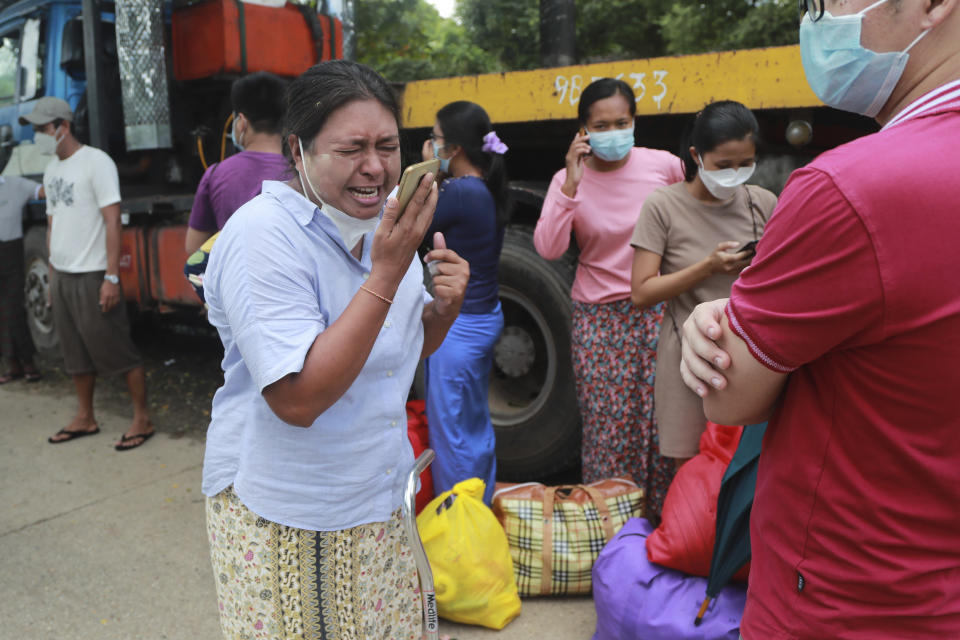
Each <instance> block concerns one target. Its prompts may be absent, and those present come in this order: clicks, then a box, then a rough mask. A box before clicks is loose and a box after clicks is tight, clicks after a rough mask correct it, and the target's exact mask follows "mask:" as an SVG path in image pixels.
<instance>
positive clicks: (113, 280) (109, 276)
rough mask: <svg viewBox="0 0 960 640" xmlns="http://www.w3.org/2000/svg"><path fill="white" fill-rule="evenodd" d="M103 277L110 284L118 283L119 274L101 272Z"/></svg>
mask: <svg viewBox="0 0 960 640" xmlns="http://www.w3.org/2000/svg"><path fill="white" fill-rule="evenodd" d="M103 279H104V280H106V281H107V282H109V283H110V284H120V276H116V275H114V274H112V273H105V274H103Z"/></svg>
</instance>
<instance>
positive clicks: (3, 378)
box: [0, 371, 23, 384]
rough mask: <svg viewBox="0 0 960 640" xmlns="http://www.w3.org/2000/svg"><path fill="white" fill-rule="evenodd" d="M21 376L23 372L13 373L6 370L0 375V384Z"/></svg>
mask: <svg viewBox="0 0 960 640" xmlns="http://www.w3.org/2000/svg"><path fill="white" fill-rule="evenodd" d="M22 377H23V373H13V372H10V371H7V372H6V373H5V374H3V375H2V376H0V384H7V383H8V382H13V381H14V380H19V379H20V378H22Z"/></svg>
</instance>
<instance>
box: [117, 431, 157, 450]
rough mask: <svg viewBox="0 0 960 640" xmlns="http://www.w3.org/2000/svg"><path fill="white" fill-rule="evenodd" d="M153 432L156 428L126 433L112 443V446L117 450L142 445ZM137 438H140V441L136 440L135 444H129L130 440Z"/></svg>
mask: <svg viewBox="0 0 960 640" xmlns="http://www.w3.org/2000/svg"><path fill="white" fill-rule="evenodd" d="M155 433H156V430H154V431H151V432H150V433H138V434H136V435H132V436H127V435H124V436H120V442H118V443H117V444H115V445H113V448H114V449H116V450H117V451H130V449H136V448H137V447H139V446H140V445H142V444H143V443H144V442H146V441H147V440H149V439H150V438H152V437H153V434H155ZM137 438H142V440H140V442H137V443H136V444H129V443H130V442H131V441H133V440H136V439H137Z"/></svg>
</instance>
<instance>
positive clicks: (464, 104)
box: [437, 100, 510, 225]
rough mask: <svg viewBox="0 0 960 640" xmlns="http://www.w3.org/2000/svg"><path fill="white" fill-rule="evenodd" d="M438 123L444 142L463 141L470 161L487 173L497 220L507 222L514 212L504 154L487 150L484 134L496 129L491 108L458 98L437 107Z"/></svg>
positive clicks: (484, 173)
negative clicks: (511, 209)
mask: <svg viewBox="0 0 960 640" xmlns="http://www.w3.org/2000/svg"><path fill="white" fill-rule="evenodd" d="M437 123H438V124H439V125H440V131H442V132H443V143H444V145H459V146H460V148H461V149H463V152H464V153H465V154H466V156H467V159H468V160H469V161H470V164H472V165H473V166H475V167H477V168H478V169H480V171H481V172H482V173H483V180H484V182H485V183H486V185H487V189H489V190H490V194H491V195H492V196H493V201H494V203H495V204H496V206H497V222H498V223H499V224H501V225H505V224H506V223H507V219H508V218H509V215H510V205H509V189H508V185H507V171H506V166H505V163H504V159H503V155H502V154H500V153H494V152H492V151H484V150H483V144H484V139H483V138H484V136H486V135H487V134H488V133H490V132H491V131H493V125H492V124H491V123H490V117H489V116H488V115H487V112H486V111H485V110H484V109H483V107H481V106H480V105H478V104H476V103H474V102H468V101H466V100H458V101H457V102H451V103H450V104H448V105H446V106H445V107H443V108H442V109H440V110H439V111H437Z"/></svg>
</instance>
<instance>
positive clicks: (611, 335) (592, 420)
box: [572, 300, 675, 522]
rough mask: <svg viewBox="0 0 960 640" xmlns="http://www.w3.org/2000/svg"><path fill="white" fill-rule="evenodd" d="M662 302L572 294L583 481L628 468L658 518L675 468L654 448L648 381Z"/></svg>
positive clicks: (648, 512) (657, 446) (648, 511)
mask: <svg viewBox="0 0 960 640" xmlns="http://www.w3.org/2000/svg"><path fill="white" fill-rule="evenodd" d="M662 317H663V309H662V305H658V306H656V307H653V308H650V309H642V310H641V309H637V308H636V307H635V306H633V304H632V303H631V302H630V300H618V301H615V302H609V303H604V304H589V303H585V302H577V301H574V302H573V336H572V340H573V349H572V355H573V369H574V376H575V377H576V383H577V401H578V404H579V406H580V417H581V419H582V421H583V448H582V456H583V481H584V482H594V481H596V480H603V479H604V478H611V477H614V476H624V475H625V476H630V477H632V478H633V479H634V481H636V482H637V484H638V485H639V486H641V487H643V489H644V493H645V495H646V497H647V509H646V513H645V515H646V517H647V518H650V519H651V520H652V521H654V522H657V521H659V518H660V511H661V509H662V507H663V498H664V496H666V494H667V488H668V487H669V486H670V481H671V480H672V479H673V475H674V471H675V468H674V463H673V460H671V459H669V458H664V457H661V456H660V444H659V440H658V436H657V428H656V424H655V422H654V414H653V381H654V373H655V371H656V364H657V340H658V337H659V333H660V321H661V319H662Z"/></svg>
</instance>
